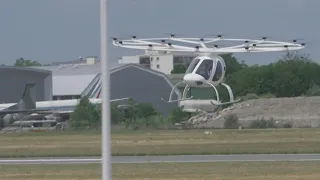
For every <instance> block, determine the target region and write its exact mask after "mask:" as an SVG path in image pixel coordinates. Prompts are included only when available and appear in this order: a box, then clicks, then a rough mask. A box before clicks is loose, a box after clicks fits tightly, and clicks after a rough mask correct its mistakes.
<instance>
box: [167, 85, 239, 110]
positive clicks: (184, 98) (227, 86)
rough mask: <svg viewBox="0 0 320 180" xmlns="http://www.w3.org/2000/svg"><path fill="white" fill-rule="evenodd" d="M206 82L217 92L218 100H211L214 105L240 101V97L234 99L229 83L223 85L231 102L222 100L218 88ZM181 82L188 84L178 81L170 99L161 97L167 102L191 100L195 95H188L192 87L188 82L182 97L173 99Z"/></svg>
mask: <svg viewBox="0 0 320 180" xmlns="http://www.w3.org/2000/svg"><path fill="white" fill-rule="evenodd" d="M205 83H206V84H208V85H209V86H211V87H212V88H213V89H214V91H215V93H216V97H217V99H216V100H213V101H210V102H211V104H212V105H214V106H219V105H225V104H232V103H236V102H239V101H240V98H239V99H237V100H234V97H233V93H232V89H231V88H230V86H229V85H227V84H225V83H221V85H222V86H224V87H226V88H227V90H228V93H229V102H221V101H220V96H219V92H218V90H217V88H216V87H215V86H214V85H213V84H212V83H209V82H205ZM181 84H186V83H185V82H184V81H180V82H179V83H177V84H176V85H175V86H174V87H173V88H172V90H171V92H170V96H169V100H168V101H166V100H165V99H163V98H161V99H162V100H163V101H165V102H167V103H173V102H180V101H185V100H191V99H192V98H193V96H191V97H187V93H188V91H189V89H190V86H189V85H188V84H186V86H185V88H184V90H183V93H182V98H180V99H179V98H178V99H177V100H172V96H173V93H174V92H175V89H176V88H177V87H178V86H179V85H181Z"/></svg>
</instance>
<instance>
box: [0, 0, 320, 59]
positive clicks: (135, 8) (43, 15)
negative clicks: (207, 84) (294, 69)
mask: <svg viewBox="0 0 320 180" xmlns="http://www.w3.org/2000/svg"><path fill="white" fill-rule="evenodd" d="M99 4H100V0H0V23H1V26H0V64H8V65H12V64H13V63H14V61H15V59H17V58H19V57H24V58H28V59H32V60H37V61H39V62H41V63H51V62H54V61H68V60H74V59H76V58H77V57H79V56H82V57H85V56H92V55H93V56H100V41H99V30H100V29H99ZM319 7H320V1H319V0H108V35H109V36H117V37H121V38H130V36H131V35H137V36H140V37H142V36H143V37H163V36H166V34H165V33H176V34H177V35H184V36H199V37H200V36H205V35H210V34H218V33H223V34H226V35H227V36H228V37H234V38H260V37H261V36H270V37H271V38H273V39H274V40H291V39H294V38H303V39H304V41H306V42H307V43H310V44H307V45H308V46H307V47H306V49H305V50H303V51H302V52H303V53H307V54H310V57H312V58H313V59H314V60H315V61H319V60H320V58H319V57H320V52H319V50H318V49H319V45H320V44H319V43H318V41H319V40H320V35H319V33H320V24H319V18H320V11H319ZM317 19H318V20H317ZM108 47H109V51H108V52H109V55H108V57H109V61H110V62H111V63H112V64H115V63H116V62H117V59H118V58H119V57H121V56H122V55H132V54H138V53H143V52H141V51H133V50H127V49H119V48H116V47H113V46H112V44H111V40H109V46H108ZM281 55H283V53H261V54H260V53H259V54H235V56H236V57H238V58H239V59H240V60H245V61H246V62H247V63H249V64H266V63H270V62H274V61H276V60H277V59H278V58H279V57H280V56H281Z"/></svg>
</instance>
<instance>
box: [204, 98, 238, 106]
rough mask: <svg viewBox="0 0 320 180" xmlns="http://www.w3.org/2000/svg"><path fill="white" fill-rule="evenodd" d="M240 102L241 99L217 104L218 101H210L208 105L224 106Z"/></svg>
mask: <svg viewBox="0 0 320 180" xmlns="http://www.w3.org/2000/svg"><path fill="white" fill-rule="evenodd" d="M240 100H241V98H239V99H237V100H234V101H230V102H223V103H222V102H221V101H220V102H218V101H215V102H213V101H210V103H211V104H212V105H213V106H221V105H226V104H233V103H237V102H239V101H240Z"/></svg>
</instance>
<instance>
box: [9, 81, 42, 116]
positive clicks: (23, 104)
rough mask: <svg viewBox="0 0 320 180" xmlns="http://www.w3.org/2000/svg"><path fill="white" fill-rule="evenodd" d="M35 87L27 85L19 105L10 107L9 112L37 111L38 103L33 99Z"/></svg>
mask: <svg viewBox="0 0 320 180" xmlns="http://www.w3.org/2000/svg"><path fill="white" fill-rule="evenodd" d="M35 85H36V84H35V83H27V84H26V86H25V88H24V91H23V94H22V97H21V99H20V101H19V102H18V103H17V104H15V105H13V106H11V107H9V108H8V110H26V109H36V102H35V100H34V99H32V97H31V88H33V87H34V86H35Z"/></svg>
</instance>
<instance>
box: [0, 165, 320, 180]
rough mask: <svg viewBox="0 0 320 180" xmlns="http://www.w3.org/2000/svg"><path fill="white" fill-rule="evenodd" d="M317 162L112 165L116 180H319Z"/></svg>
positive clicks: (28, 178)
mask: <svg viewBox="0 0 320 180" xmlns="http://www.w3.org/2000/svg"><path fill="white" fill-rule="evenodd" d="M319 167H320V162H246V163H240V162H237V163H225V162H224V163H154V164H152V163H148V164H113V165H112V175H113V177H112V179H115V180H125V179H130V180H131V179H132V180H141V179H157V180H158V179H159V180H161V179H165V180H176V179H184V180H194V179H219V180H220V179H223V180H234V179H237V180H271V179H272V180H273V179H281V180H301V179H303V180H318V179H320V171H319ZM0 179H3V180H5V179H10V180H40V179H41V180H52V179H55V180H75V179H77V180H81V179H83V180H98V179H101V166H100V164H89V165H88V164H85V165H3V166H0Z"/></svg>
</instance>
